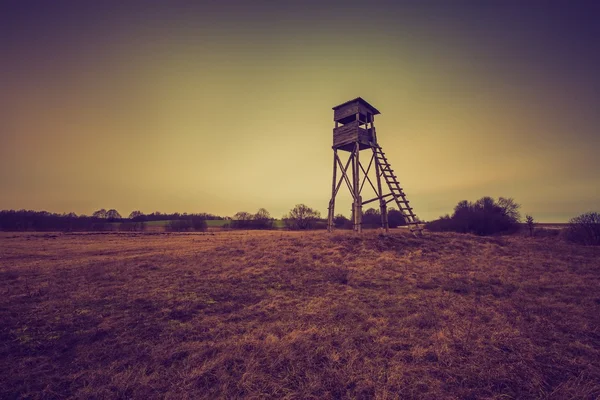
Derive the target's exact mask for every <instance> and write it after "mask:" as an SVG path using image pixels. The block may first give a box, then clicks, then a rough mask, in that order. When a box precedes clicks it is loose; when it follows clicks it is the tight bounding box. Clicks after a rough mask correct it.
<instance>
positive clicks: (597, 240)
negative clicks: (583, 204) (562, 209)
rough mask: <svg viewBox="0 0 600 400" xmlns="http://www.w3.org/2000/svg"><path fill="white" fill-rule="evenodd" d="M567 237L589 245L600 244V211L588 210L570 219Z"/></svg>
mask: <svg viewBox="0 0 600 400" xmlns="http://www.w3.org/2000/svg"><path fill="white" fill-rule="evenodd" d="M566 236H567V239H568V240H570V241H572V242H575V243H579V244H584V245H588V246H599V245H600V213H597V212H588V213H585V214H581V215H579V216H577V217H575V218H573V219H571V220H570V221H569V227H568V228H567V231H566Z"/></svg>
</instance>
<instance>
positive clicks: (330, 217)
mask: <svg viewBox="0 0 600 400" xmlns="http://www.w3.org/2000/svg"><path fill="white" fill-rule="evenodd" d="M336 172H337V149H334V150H333V183H332V184H331V200H329V214H328V216H327V230H328V231H329V232H331V231H333V213H334V212H335V193H336V187H335V183H336V182H335V181H336ZM342 173H344V171H342Z"/></svg>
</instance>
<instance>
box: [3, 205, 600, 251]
mask: <svg viewBox="0 0 600 400" xmlns="http://www.w3.org/2000/svg"><path fill="white" fill-rule="evenodd" d="M519 208H520V204H518V203H516V202H515V201H514V200H513V199H512V198H504V197H499V198H498V200H495V199H494V198H492V197H488V196H485V197H482V198H480V199H479V200H477V201H474V202H469V201H467V200H463V201H460V202H459V203H458V204H457V205H456V206H455V207H454V212H453V213H452V215H445V216H443V217H440V218H438V219H437V220H434V221H430V222H427V223H425V228H426V229H428V230H429V231H433V232H458V233H471V234H475V235H494V234H510V233H514V232H517V231H519V230H520V229H521V214H520V212H519ZM207 220H228V222H227V223H226V224H224V225H223V228H229V229H276V228H278V226H276V224H275V221H276V219H274V218H272V217H271V215H270V213H269V212H268V211H267V210H266V209H265V208H260V209H259V210H258V211H257V212H256V213H255V214H251V213H249V212H245V211H240V212H237V213H236V214H234V216H233V217H232V218H229V217H221V216H218V215H214V214H209V213H192V214H188V213H170V214H169V213H161V212H158V211H157V212H153V213H150V214H144V213H142V212H141V211H137V210H136V211H132V212H131V213H130V214H129V217H128V218H123V217H122V216H121V214H120V213H119V212H118V211H117V210H115V209H109V210H106V209H100V210H97V211H94V212H93V213H92V215H91V216H88V215H77V214H75V213H73V212H70V213H62V214H59V213H50V212H47V211H33V210H2V211H0V231H62V232H70V231H114V230H120V231H144V230H145V229H146V227H147V222H151V221H168V222H167V224H166V225H165V230H166V231H170V232H181V231H205V230H206V229H207V223H206V221H207ZM281 221H282V222H283V227H285V228H286V229H290V230H305V229H325V228H327V221H326V220H325V219H323V218H321V214H320V212H319V211H317V210H315V209H313V208H311V207H308V206H306V205H305V204H297V205H296V206H294V208H292V209H291V210H290V211H289V212H288V213H287V214H285V215H284V216H283V217H282V218H281ZM388 221H389V226H390V228H396V227H398V226H402V225H405V220H404V216H403V215H402V213H401V212H400V211H398V210H396V209H394V208H390V209H389V210H388ZM362 223H363V227H365V228H378V227H380V226H381V214H380V212H379V210H376V209H374V208H369V209H367V210H366V211H365V212H364V213H363V218H362ZM334 225H335V227H336V228H337V229H351V228H352V222H351V221H350V220H349V219H348V218H347V217H345V216H344V215H342V214H337V215H335V217H334ZM526 226H527V229H528V230H529V232H530V236H534V230H535V221H534V220H533V217H531V216H530V215H527V216H526ZM564 236H565V238H566V239H567V240H569V241H571V242H574V243H580V244H586V245H600V213H597V212H588V213H584V214H581V215H579V216H577V217H575V218H572V219H571V220H570V221H569V226H568V228H567V229H566V230H565V232H564Z"/></svg>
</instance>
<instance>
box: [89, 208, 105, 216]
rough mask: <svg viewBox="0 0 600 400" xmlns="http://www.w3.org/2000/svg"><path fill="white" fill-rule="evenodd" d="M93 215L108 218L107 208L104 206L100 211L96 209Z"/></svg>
mask: <svg viewBox="0 0 600 400" xmlns="http://www.w3.org/2000/svg"><path fill="white" fill-rule="evenodd" d="M92 217H94V218H106V210H105V209H104V208H101V209H100V210H98V211H94V213H93V214H92Z"/></svg>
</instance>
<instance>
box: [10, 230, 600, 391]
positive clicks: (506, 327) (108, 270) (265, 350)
mask: <svg viewBox="0 0 600 400" xmlns="http://www.w3.org/2000/svg"><path fill="white" fill-rule="evenodd" d="M599 260H600V249H599V248H586V247H579V246H574V245H569V244H566V243H563V242H561V241H560V240H558V239H556V238H542V239H531V238H523V237H517V236H515V237H501V238H479V237H473V236H468V235H458V234H431V233H430V234H427V235H426V236H425V237H424V238H422V239H417V238H413V237H411V236H409V235H408V234H406V233H402V232H399V233H395V234H392V235H390V236H379V235H378V234H377V233H376V232H367V233H365V234H363V235H362V236H360V237H358V236H355V235H353V234H352V233H350V232H341V233H335V234H327V233H326V232H311V233H297V232H286V231H270V232H219V233H215V234H211V233H205V234H201V233H198V234H163V233H161V234H158V233H156V234H149V233H147V234H131V233H110V234H6V233H4V234H0V321H2V323H1V324H0V377H2V379H0V398H2V399H4V398H8V399H10V398H17V397H24V398H34V399H35V398H65V397H76V398H100V399H103V398H106V399H112V398H140V399H142V398H148V397H150V398H172V399H180V398H219V397H222V398H238V397H247V398H255V399H260V398H288V399H311V398H312V399H323V398H325V399H327V398H380V399H392V398H403V399H410V398H430V399H444V398H449V399H450V398H461V399H469V398H471V399H481V398H495V399H500V398H502V399H510V398H514V399H524V398H556V399H565V398H589V399H592V398H598V396H600V329H599V327H600V290H599V288H600V261H599Z"/></svg>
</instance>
